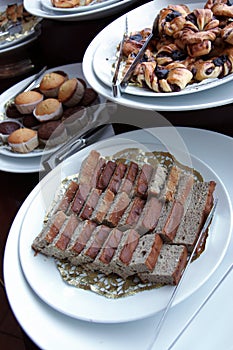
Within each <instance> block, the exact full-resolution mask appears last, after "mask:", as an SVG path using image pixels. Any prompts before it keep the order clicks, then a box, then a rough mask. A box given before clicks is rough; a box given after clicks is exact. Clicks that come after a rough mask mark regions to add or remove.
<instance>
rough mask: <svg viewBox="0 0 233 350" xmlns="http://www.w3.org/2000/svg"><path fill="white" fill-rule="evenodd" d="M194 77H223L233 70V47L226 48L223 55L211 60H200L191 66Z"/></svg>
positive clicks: (197, 78) (199, 78)
mask: <svg viewBox="0 0 233 350" xmlns="http://www.w3.org/2000/svg"><path fill="white" fill-rule="evenodd" d="M190 69H191V71H192V73H193V76H194V79H195V80H197V81H202V80H204V79H208V78H222V77H224V76H226V75H228V74H230V73H232V72H233V48H231V49H226V50H225V51H223V52H222V55H220V56H218V57H214V58H212V59H209V60H198V61H197V62H196V63H194V65H193V67H192V68H190Z"/></svg>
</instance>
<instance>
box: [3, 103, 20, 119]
mask: <svg viewBox="0 0 233 350" xmlns="http://www.w3.org/2000/svg"><path fill="white" fill-rule="evenodd" d="M5 113H6V116H7V117H8V118H12V119H21V118H22V114H21V113H20V112H19V111H18V109H17V107H16V105H15V103H14V102H13V103H9V104H8V105H7V107H6V111H5Z"/></svg>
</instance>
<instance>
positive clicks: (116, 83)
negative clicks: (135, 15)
mask: <svg viewBox="0 0 233 350" xmlns="http://www.w3.org/2000/svg"><path fill="white" fill-rule="evenodd" d="M127 37H128V17H127V16H125V27H124V33H123V37H122V40H121V43H120V47H119V56H118V60H117V62H116V66H115V72H114V76H113V78H112V93H113V96H114V97H117V96H118V95H119V93H120V90H119V85H120V81H119V75H120V67H121V62H122V59H123V46H124V42H125V40H126V39H127Z"/></svg>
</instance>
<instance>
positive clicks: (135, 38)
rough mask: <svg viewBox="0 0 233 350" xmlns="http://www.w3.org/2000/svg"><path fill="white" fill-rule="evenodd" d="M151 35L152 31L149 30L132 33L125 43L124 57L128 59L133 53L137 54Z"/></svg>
mask: <svg viewBox="0 0 233 350" xmlns="http://www.w3.org/2000/svg"><path fill="white" fill-rule="evenodd" d="M150 33H151V29H149V28H145V29H143V30H141V31H137V32H134V33H132V34H131V35H130V36H129V38H127V39H126V40H125V41H124V45H123V55H124V56H126V57H128V56H129V55H130V54H131V53H132V52H134V53H137V52H138V51H139V50H140V49H141V47H142V45H143V43H144V42H145V40H146V39H147V37H148V36H149V35H150Z"/></svg>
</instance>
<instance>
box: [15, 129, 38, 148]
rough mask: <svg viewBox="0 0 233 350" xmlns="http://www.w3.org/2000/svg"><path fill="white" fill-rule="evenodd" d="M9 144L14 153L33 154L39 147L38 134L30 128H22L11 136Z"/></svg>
mask: <svg viewBox="0 0 233 350" xmlns="http://www.w3.org/2000/svg"><path fill="white" fill-rule="evenodd" d="M8 144H9V146H10V147H11V150H12V151H13V152H17V153H28V152H31V151H32V150H34V149H35V148H36V147H37V146H38V145H39V142H38V137H37V132H36V131H35V130H32V129H28V128H20V129H18V130H16V131H14V132H13V133H11V134H10V136H9V137H8Z"/></svg>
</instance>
